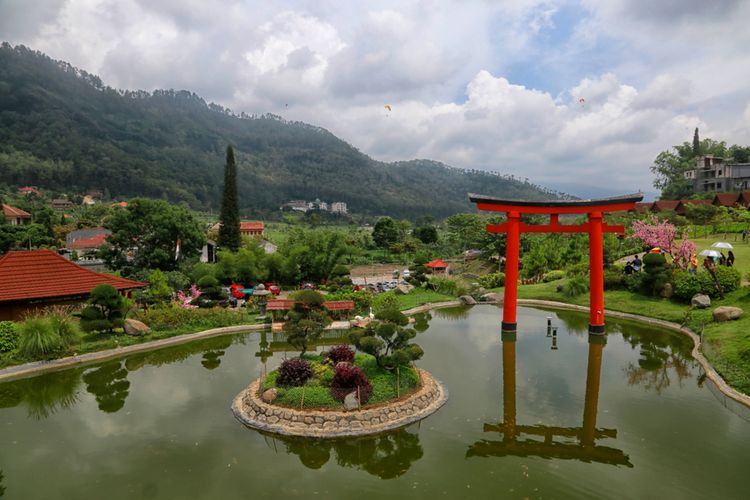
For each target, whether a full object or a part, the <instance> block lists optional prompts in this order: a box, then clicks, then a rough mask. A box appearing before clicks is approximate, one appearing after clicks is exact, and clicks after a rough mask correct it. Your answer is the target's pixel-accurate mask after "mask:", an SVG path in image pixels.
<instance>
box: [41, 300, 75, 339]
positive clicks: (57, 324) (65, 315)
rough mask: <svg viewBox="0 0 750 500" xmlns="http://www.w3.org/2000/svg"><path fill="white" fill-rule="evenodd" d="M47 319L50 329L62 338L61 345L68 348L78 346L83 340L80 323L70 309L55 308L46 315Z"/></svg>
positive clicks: (63, 307)
mask: <svg viewBox="0 0 750 500" xmlns="http://www.w3.org/2000/svg"><path fill="white" fill-rule="evenodd" d="M46 319H47V321H49V323H50V328H52V331H53V332H55V333H56V334H57V335H58V336H59V337H60V345H61V346H62V347H64V348H68V347H70V346H72V345H74V344H77V343H78V342H79V341H80V339H81V329H80V327H79V325H78V322H77V321H76V320H75V319H74V318H73V315H72V311H71V309H70V308H69V307H65V306H59V307H53V308H51V309H50V310H49V311H47V313H46Z"/></svg>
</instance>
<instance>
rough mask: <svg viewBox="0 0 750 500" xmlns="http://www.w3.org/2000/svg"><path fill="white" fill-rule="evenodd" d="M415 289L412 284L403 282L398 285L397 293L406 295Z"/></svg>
mask: <svg viewBox="0 0 750 500" xmlns="http://www.w3.org/2000/svg"><path fill="white" fill-rule="evenodd" d="M413 289H414V287H413V286H412V285H404V284H403V283H402V284H400V285H398V286H397V287H396V293H400V294H402V295H406V294H407V293H409V292H411V291H412V290H413Z"/></svg>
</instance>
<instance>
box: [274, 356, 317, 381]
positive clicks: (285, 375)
mask: <svg viewBox="0 0 750 500" xmlns="http://www.w3.org/2000/svg"><path fill="white" fill-rule="evenodd" d="M312 376H313V369H312V367H311V366H310V363H309V362H308V361H307V360H306V359H302V358H292V359H287V360H285V361H283V362H282V363H281V366H279V376H278V377H277V378H276V384H278V385H281V386H285V387H295V386H300V385H305V382H307V381H308V379H310V378H311V377H312Z"/></svg>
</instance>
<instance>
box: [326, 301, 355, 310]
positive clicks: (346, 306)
mask: <svg viewBox="0 0 750 500" xmlns="http://www.w3.org/2000/svg"><path fill="white" fill-rule="evenodd" d="M323 305H324V306H325V308H326V309H328V310H329V311H351V310H352V309H354V301H353V300H326V301H325V302H323Z"/></svg>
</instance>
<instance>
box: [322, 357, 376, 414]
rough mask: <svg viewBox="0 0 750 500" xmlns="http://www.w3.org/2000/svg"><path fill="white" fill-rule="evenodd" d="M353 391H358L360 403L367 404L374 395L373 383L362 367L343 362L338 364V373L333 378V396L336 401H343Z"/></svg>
mask: <svg viewBox="0 0 750 500" xmlns="http://www.w3.org/2000/svg"><path fill="white" fill-rule="evenodd" d="M352 392H356V393H358V396H359V398H358V399H359V403H360V404H365V403H367V401H369V400H370V396H372V385H371V384H370V381H369V380H367V376H366V375H365V372H363V371H362V369H361V368H359V367H357V366H354V365H351V364H344V363H342V364H340V365H338V366H336V374H335V375H334V376H333V380H331V396H332V397H333V399H335V400H336V401H343V400H344V398H345V397H346V395H347V394H349V393H352Z"/></svg>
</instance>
